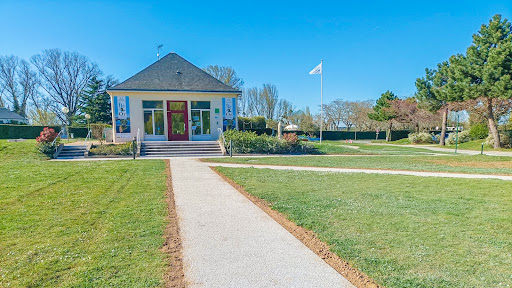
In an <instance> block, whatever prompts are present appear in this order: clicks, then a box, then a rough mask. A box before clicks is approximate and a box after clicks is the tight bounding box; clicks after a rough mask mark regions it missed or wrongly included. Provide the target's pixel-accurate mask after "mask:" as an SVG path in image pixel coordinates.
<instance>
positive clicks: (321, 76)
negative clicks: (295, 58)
mask: <svg viewBox="0 0 512 288" xmlns="http://www.w3.org/2000/svg"><path fill="white" fill-rule="evenodd" d="M320 67H322V68H321V70H320V144H321V143H322V128H323V124H324V121H323V111H324V104H323V98H324V60H321V61H320Z"/></svg>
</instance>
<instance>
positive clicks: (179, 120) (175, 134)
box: [167, 101, 188, 141]
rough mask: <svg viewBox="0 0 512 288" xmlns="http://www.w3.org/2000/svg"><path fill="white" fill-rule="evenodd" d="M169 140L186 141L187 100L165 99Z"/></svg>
mask: <svg viewBox="0 0 512 288" xmlns="http://www.w3.org/2000/svg"><path fill="white" fill-rule="evenodd" d="M167 127H168V133H167V135H168V138H169V139H168V140H169V141H188V110H187V101H167Z"/></svg>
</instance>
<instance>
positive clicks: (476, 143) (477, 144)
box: [372, 138, 512, 153]
mask: <svg viewBox="0 0 512 288" xmlns="http://www.w3.org/2000/svg"><path fill="white" fill-rule="evenodd" d="M484 142H485V139H478V140H472V141H469V142H464V143H458V144H457V149H460V150H473V151H481V149H482V143H484ZM372 143H380V144H396V145H414V144H413V143H411V142H410V141H409V139H407V138H404V139H400V140H396V141H391V142H386V141H381V140H379V141H372ZM418 145H432V146H433V147H439V148H447V149H453V150H454V151H455V144H452V145H448V144H446V145H445V146H441V145H435V144H418ZM411 148H414V147H411ZM418 148H419V147H418ZM486 151H501V152H512V149H510V148H499V149H494V148H492V147H489V146H487V145H485V144H484V153H485V152H486Z"/></svg>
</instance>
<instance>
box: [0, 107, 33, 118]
mask: <svg viewBox="0 0 512 288" xmlns="http://www.w3.org/2000/svg"><path fill="white" fill-rule="evenodd" d="M0 119H14V120H27V119H26V118H25V117H23V116H21V115H19V114H16V113H14V112H12V111H10V110H9V109H6V108H0Z"/></svg>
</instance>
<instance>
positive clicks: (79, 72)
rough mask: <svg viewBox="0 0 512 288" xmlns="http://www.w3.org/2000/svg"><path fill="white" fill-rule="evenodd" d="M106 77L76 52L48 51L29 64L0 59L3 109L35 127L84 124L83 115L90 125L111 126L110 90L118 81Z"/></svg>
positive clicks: (31, 59) (33, 58)
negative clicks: (88, 118)
mask: <svg viewBox="0 0 512 288" xmlns="http://www.w3.org/2000/svg"><path fill="white" fill-rule="evenodd" d="M102 75H103V73H102V71H101V70H100V69H99V67H98V65H97V64H95V63H94V62H92V61H91V60H90V59H89V58H87V57H86V56H84V55H81V54H79V53H77V52H70V51H63V50H60V49H47V50H44V51H42V52H41V53H40V54H37V55H34V56H32V57H31V58H30V60H29V61H27V60H25V59H20V58H19V57H17V56H14V55H11V56H0V107H8V108H9V109H11V110H12V111H14V112H15V113H17V114H19V115H21V116H23V117H26V118H28V119H30V120H31V121H32V123H33V124H35V125H58V124H60V123H66V124H68V125H73V124H83V123H85V121H86V120H85V118H84V115H85V114H89V115H90V116H91V119H90V121H91V122H92V123H111V121H112V118H111V114H110V113H111V106H110V96H109V95H108V94H107V93H106V89H108V88H109V87H112V86H113V85H115V84H117V80H116V79H114V78H113V77H112V76H107V77H102ZM62 107H67V108H68V110H69V112H67V113H64V112H63V111H62Z"/></svg>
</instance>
